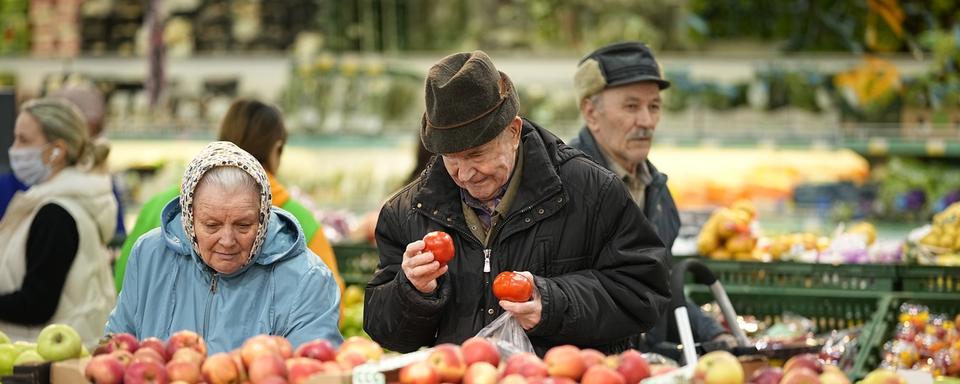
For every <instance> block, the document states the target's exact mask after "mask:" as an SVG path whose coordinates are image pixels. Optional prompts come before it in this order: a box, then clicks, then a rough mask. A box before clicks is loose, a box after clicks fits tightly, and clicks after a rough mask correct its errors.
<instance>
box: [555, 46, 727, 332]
mask: <svg viewBox="0 0 960 384" xmlns="http://www.w3.org/2000/svg"><path fill="white" fill-rule="evenodd" d="M574 84H575V87H576V92H577V99H578V101H579V105H580V115H581V116H582V117H583V120H584V121H585V122H586V126H584V127H583V128H582V129H581V130H580V133H579V135H578V136H577V137H576V138H574V139H573V140H571V141H570V146H571V147H574V148H577V149H579V150H581V151H583V152H584V153H586V154H587V155H589V156H590V158H592V159H593V160H594V161H596V162H597V163H598V164H600V165H602V166H603V167H604V168H607V169H609V170H610V171H612V172H613V173H615V174H616V175H617V177H618V178H619V179H620V180H621V181H623V183H624V184H625V185H626V186H627V189H628V190H629V191H630V195H631V197H632V198H633V201H634V202H636V203H637V205H638V206H640V208H641V209H642V210H643V213H644V215H646V217H647V220H648V221H649V222H650V223H651V224H652V225H653V227H654V229H655V230H656V231H657V234H658V235H659V236H660V240H662V241H663V243H664V245H665V246H666V248H667V257H668V260H670V259H672V255H673V254H672V253H671V252H670V250H671V248H672V247H673V243H674V241H675V240H676V239H677V235H678V234H679V231H680V215H679V213H678V211H677V206H676V204H674V201H673V197H672V196H671V195H670V190H669V189H668V188H667V175H665V174H663V173H661V172H660V171H658V170H657V168H656V167H654V166H653V163H652V162H650V159H649V154H650V146H651V143H652V141H653V135H654V132H656V128H657V123H659V121H660V111H661V105H662V104H663V100H662V99H661V98H660V91H661V90H663V89H666V88H668V87H669V86H670V82H669V81H667V80H665V79H663V75H662V71H661V69H660V64H659V63H658V62H657V61H656V59H655V58H654V57H653V53H652V52H651V51H650V48H648V47H647V46H646V45H644V44H643V43H639V42H623V43H616V44H611V45H608V46H605V47H602V48H600V49H597V50H596V51H594V52H592V53H590V54H589V55H587V56H586V57H585V58H583V59H582V60H581V61H580V63H579V65H578V67H577V71H576V74H575V75H574ZM671 263H672V262H671ZM674 294H682V292H674ZM687 311H688V313H689V314H690V325H691V327H692V328H693V334H694V338H695V340H696V341H698V342H700V341H710V340H719V341H724V342H726V343H727V344H729V345H730V346H731V347H732V346H733V345H734V339H733V336H731V335H730V334H728V333H726V331H725V330H724V328H723V327H722V326H721V325H720V323H719V322H717V320H716V319H714V318H712V317H710V316H709V315H707V314H706V313H704V312H703V311H702V310H701V309H700V307H697V306H696V305H695V304H693V303H691V302H689V301H688V302H687ZM668 324H669V327H668ZM668 328H669V332H668ZM668 335H669V336H668ZM664 341H669V342H671V343H674V344H679V343H680V339H679V336H678V335H677V330H676V323H675V319H674V318H673V312H672V311H668V312H667V314H666V315H664V316H663V317H662V318H661V319H660V321H658V322H657V325H656V326H655V327H654V328H653V329H651V330H650V331H649V332H647V333H646V334H645V335H644V336H643V337H642V340H637V344H639V345H637V346H636V347H637V348H639V349H645V350H650V349H651V348H653V347H655V346H657V345H658V344H660V343H662V342H664Z"/></svg>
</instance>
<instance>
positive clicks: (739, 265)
mask: <svg viewBox="0 0 960 384" xmlns="http://www.w3.org/2000/svg"><path fill="white" fill-rule="evenodd" d="M701 260H702V261H703V262H704V263H705V264H706V265H707V267H709V268H710V270H711V271H713V273H714V274H716V275H717V278H718V279H720V281H721V282H723V285H724V286H725V287H734V286H751V287H774V288H815V289H835V290H845V291H851V290H852V291H871V292H892V291H893V289H894V284H895V282H896V280H897V269H896V268H895V267H894V266H889V265H869V264H850V265H832V264H811V263H795V262H786V261H782V262H772V263H761V262H743V261H721V260H710V259H701Z"/></svg>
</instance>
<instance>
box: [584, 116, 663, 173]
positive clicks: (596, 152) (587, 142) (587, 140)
mask: <svg viewBox="0 0 960 384" xmlns="http://www.w3.org/2000/svg"><path fill="white" fill-rule="evenodd" d="M570 145H571V146H573V147H574V148H578V149H580V150H581V151H583V153H585V154H587V156H590V159H592V160H593V161H595V162H596V163H597V164H600V165H601V166H603V167H604V168H606V169H610V164H608V163H607V157H606V156H604V155H603V153H602V152H600V146H599V145H598V144H597V139H595V138H594V137H593V133H591V132H590V129H589V128H587V127H583V128H581V129H580V133H579V134H577V137H576V138H574V139H573V140H572V141H571V142H570ZM646 162H647V167H648V168H649V169H650V175H651V176H653V180H652V181H650V185H649V186H648V187H647V188H649V187H652V186H660V185H666V184H667V175H666V174H663V173H660V171H659V170H657V167H654V166H653V163H651V162H650V158H647V160H646Z"/></svg>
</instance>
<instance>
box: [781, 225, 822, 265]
mask: <svg viewBox="0 0 960 384" xmlns="http://www.w3.org/2000/svg"><path fill="white" fill-rule="evenodd" d="M829 247H830V239H829V238H827V237H821V236H817V235H816V234H813V233H810V232H796V233H787V234H783V235H777V236H773V237H771V238H770V242H769V247H768V248H767V249H766V254H768V255H770V258H769V259H770V261H776V260H794V259H797V258H798V257H799V256H800V255H801V254H802V253H805V252H823V251H825V250H826V249H827V248H829Z"/></svg>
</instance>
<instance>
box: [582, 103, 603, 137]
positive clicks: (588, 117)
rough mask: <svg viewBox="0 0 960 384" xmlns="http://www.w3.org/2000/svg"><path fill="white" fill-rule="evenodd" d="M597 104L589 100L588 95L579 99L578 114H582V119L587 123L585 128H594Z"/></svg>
mask: <svg viewBox="0 0 960 384" xmlns="http://www.w3.org/2000/svg"><path fill="white" fill-rule="evenodd" d="M598 112H599V111H598V110H597V105H596V104H594V103H593V102H592V101H590V98H589V97H584V98H583V99H582V100H580V115H581V116H583V121H584V122H585V123H586V124H587V128H588V129H590V131H591V132H593V131H594V130H595V127H596V126H597V113H598Z"/></svg>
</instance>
